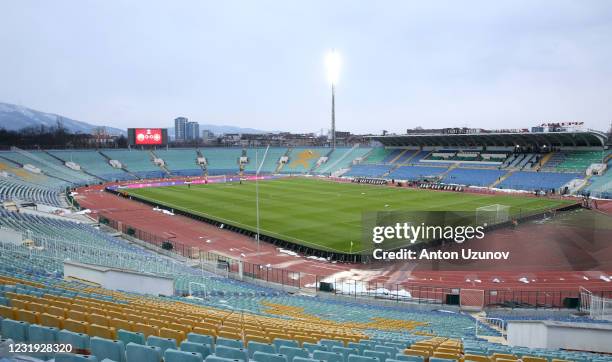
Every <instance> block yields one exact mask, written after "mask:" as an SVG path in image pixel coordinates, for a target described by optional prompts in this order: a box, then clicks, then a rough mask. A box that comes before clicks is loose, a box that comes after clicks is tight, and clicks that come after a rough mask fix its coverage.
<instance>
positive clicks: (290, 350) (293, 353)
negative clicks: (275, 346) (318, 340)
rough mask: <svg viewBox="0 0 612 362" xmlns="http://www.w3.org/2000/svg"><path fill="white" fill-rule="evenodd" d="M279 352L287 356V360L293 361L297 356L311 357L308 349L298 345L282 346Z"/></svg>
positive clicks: (288, 361)
mask: <svg viewBox="0 0 612 362" xmlns="http://www.w3.org/2000/svg"><path fill="white" fill-rule="evenodd" d="M278 352H279V353H280V354H282V355H285V356H286V357H287V362H293V359H294V358H295V357H303V358H309V357H310V354H308V351H306V350H305V349H302V348H297V347H289V346H281V347H280V348H279V351H278Z"/></svg>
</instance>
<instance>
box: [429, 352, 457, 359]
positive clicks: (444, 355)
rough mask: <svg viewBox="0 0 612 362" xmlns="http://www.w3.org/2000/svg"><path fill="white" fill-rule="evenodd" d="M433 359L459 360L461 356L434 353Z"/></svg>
mask: <svg viewBox="0 0 612 362" xmlns="http://www.w3.org/2000/svg"><path fill="white" fill-rule="evenodd" d="M433 357H436V358H446V359H454V360H459V359H461V356H460V355H459V354H457V353H444V352H434V354H433Z"/></svg>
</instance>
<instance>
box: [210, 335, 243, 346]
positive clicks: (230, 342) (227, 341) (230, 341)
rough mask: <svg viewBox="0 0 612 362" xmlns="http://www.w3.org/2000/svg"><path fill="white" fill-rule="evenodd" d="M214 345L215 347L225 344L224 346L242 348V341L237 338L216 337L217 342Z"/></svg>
mask: <svg viewBox="0 0 612 362" xmlns="http://www.w3.org/2000/svg"><path fill="white" fill-rule="evenodd" d="M215 346H216V347H219V346H225V347H232V348H242V347H244V343H242V341H241V340H239V339H230V338H224V337H219V338H217V342H216V343H215Z"/></svg>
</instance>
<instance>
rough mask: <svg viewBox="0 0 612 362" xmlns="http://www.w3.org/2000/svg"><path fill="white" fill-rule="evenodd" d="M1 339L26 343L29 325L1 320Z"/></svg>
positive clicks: (10, 320)
mask: <svg viewBox="0 0 612 362" xmlns="http://www.w3.org/2000/svg"><path fill="white" fill-rule="evenodd" d="M0 325H1V326H2V328H0V330H1V331H2V338H5V339H12V340H13V341H14V342H21V343H24V342H28V331H29V328H30V324H29V323H26V322H22V321H14V320H12V319H3V320H2V322H1V324H0Z"/></svg>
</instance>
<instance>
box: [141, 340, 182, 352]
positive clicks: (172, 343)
mask: <svg viewBox="0 0 612 362" xmlns="http://www.w3.org/2000/svg"><path fill="white" fill-rule="evenodd" d="M147 346H155V347H159V348H160V349H161V351H162V353H165V352H166V350H167V349H170V348H172V349H176V340H175V339H173V338H162V337H157V336H148V337H147Z"/></svg>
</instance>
